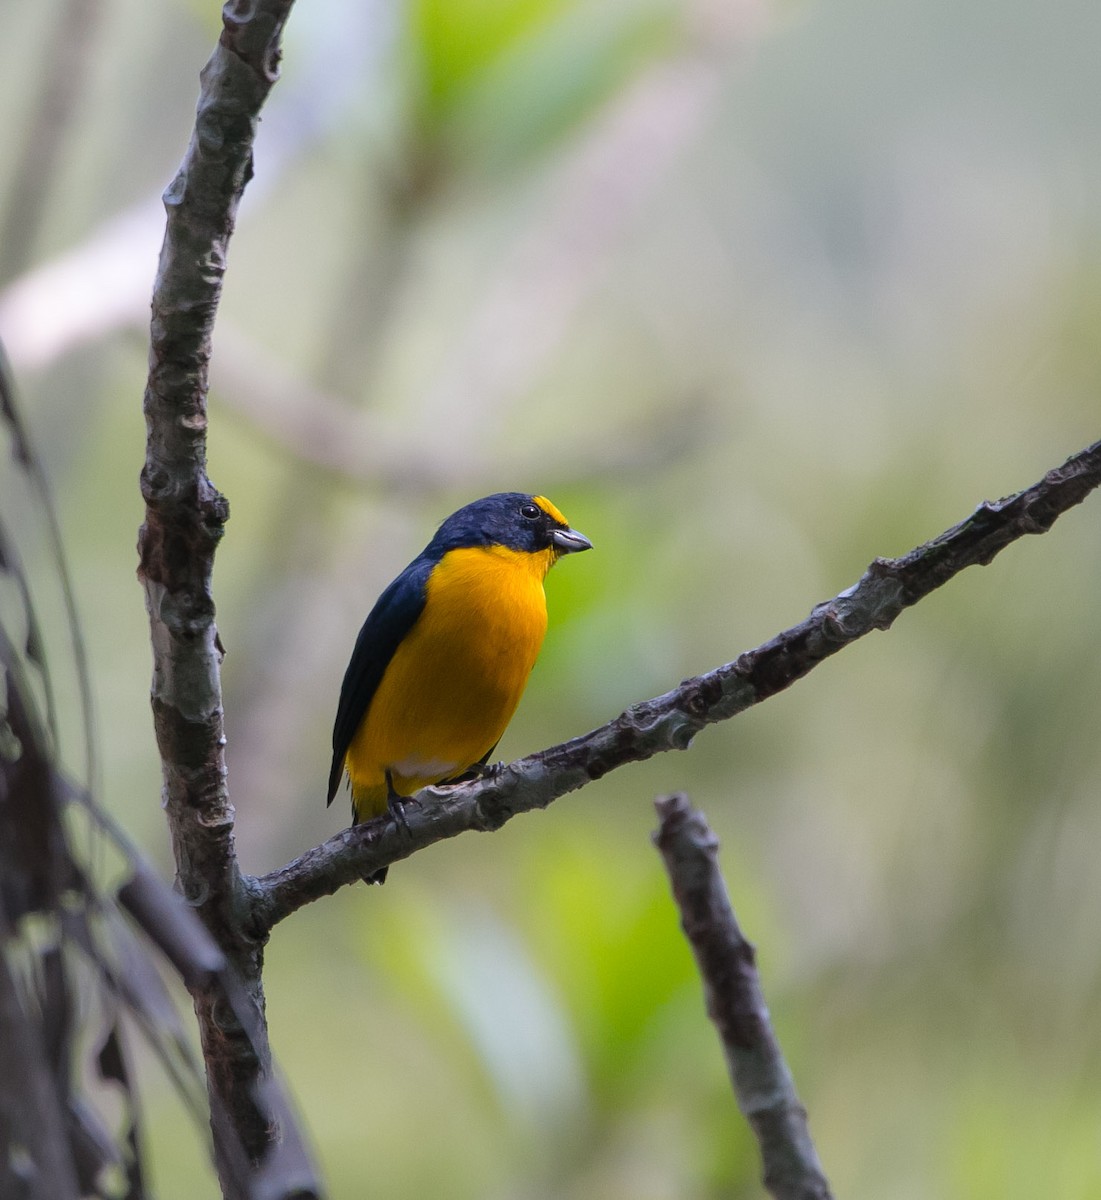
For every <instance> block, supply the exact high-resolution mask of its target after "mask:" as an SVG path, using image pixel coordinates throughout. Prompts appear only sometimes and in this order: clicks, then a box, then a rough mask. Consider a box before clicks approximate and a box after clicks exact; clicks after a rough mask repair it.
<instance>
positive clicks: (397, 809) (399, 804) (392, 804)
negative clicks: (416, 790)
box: [386, 771, 418, 837]
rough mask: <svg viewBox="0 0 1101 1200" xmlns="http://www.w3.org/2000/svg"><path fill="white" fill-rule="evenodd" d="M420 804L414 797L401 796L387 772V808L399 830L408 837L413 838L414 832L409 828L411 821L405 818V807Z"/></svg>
mask: <svg viewBox="0 0 1101 1200" xmlns="http://www.w3.org/2000/svg"><path fill="white" fill-rule="evenodd" d="M416 803H418V802H417V801H416V800H414V799H413V797H412V796H402V795H399V794H398V792H397V791H395V789H394V780H393V778H392V776H391V775H390V772H389V771H387V772H386V808H387V810H388V811H389V813H390V816H392V817H393V818H394V821H395V823H396V824H397V825H398V827H399V828H401V829H404V830H405V832H406V835H407V836H409V837H412V831H411V830H410V828H409V821H408V820H407V819H406V816H405V806H406V805H407V804H416Z"/></svg>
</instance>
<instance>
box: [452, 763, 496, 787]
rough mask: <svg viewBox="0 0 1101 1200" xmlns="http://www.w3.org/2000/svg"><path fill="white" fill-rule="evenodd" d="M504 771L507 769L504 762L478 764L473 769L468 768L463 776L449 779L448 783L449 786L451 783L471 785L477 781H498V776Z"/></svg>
mask: <svg viewBox="0 0 1101 1200" xmlns="http://www.w3.org/2000/svg"><path fill="white" fill-rule="evenodd" d="M504 769H505V764H504V763H503V762H491V763H484V762H478V763H475V764H474V765H473V766H472V767H467V769H466V770H465V771H464V772H463V773H462V774H461V775H456V776H454V778H452V779H449V780H448V781H447V782H448V783H449V784H450V783H471V782H473V781H474V780H475V779H496V778H497V776H498V775H500V773H501V772H502V771H503V770H504Z"/></svg>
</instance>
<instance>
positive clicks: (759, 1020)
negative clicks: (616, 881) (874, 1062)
mask: <svg viewBox="0 0 1101 1200" xmlns="http://www.w3.org/2000/svg"><path fill="white" fill-rule="evenodd" d="M655 807H656V808H657V812H658V819H659V822H660V824H659V826H658V829H657V832H656V833H655V834H654V843H655V845H656V846H657V848H658V850H659V851H660V852H661V856H662V859H663V860H664V862H665V869H666V870H667V871H668V873H669V881H670V883H671V884H672V887H673V898H674V899H675V900H676V902H677V908H679V909H680V914H681V926H682V928H683V929H684V935H685V937H686V938H687V939H688V943H689V945H690V946H691V947H692V953H693V954H694V955H695V958H696V965H697V966H698V967H699V971H700V977H701V978H702V980H703V987H704V996H705V998H706V1003H707V1015H708V1016H709V1017H710V1018H711V1020H712V1021H713V1022H714V1023H715V1028H716V1029H717V1030H718V1033H719V1039H720V1041H721V1042H722V1047H723V1053H724V1055H725V1056H726V1065H727V1069H728V1070H729V1072H730V1081H731V1083H732V1084H733V1085H734V1095H735V1098H736V1099H737V1101H738V1107H739V1108H740V1109H741V1110H742V1112H743V1113H744V1114H745V1118H746V1120H747V1121H748V1122H749V1125H750V1128H751V1129H752V1130H753V1133H754V1135H755V1136H756V1138H757V1144H758V1145H759V1146H760V1148H761V1161H762V1163H763V1164H764V1183H765V1187H766V1188H767V1189H768V1190H769V1191H770V1192H771V1193H772V1195H773V1196H775V1197H776V1200H831V1193H830V1186H829V1183H828V1182H827V1180H826V1176H825V1173H824V1172H823V1170H822V1164H821V1163H820V1162H819V1161H818V1152H817V1151H816V1150H815V1148H814V1142H813V1141H812V1140H811V1136H810V1129H809V1127H808V1125H807V1114H806V1110H805V1109H804V1108H803V1106H802V1104H801V1103H800V1102H799V1097H798V1095H796V1092H795V1081H794V1080H793V1079H792V1077H791V1071H790V1070H789V1069H788V1065H787V1063H786V1061H785V1060H784V1055H783V1053H782V1051H781V1050H780V1043H779V1042H778V1041H777V1040H776V1034H775V1033H774V1032H773V1029H772V1022H771V1020H770V1019H769V1015H768V1006H767V1005H766V1004H765V997H764V992H763V991H762V990H761V981H760V978H759V976H758V974H757V961H756V951H755V950H754V948H753V946H752V944H751V943H750V942H749V941H748V940H747V939H746V936H745V934H743V933H742V931H741V928H740V927H739V925H738V920H737V917H735V915H734V909H733V908H732V906H731V904H730V896H729V895H728V894H727V890H726V884H725V883H724V881H723V877H722V872H721V871H720V870H719V839H718V838H717V837H716V836H715V834H714V833H713V832H712V830H711V827H710V826H709V825H708V823H707V819H706V818H705V817H704V815H703V813H701V812H700V811H699V810H698V809H695V808H693V807H692V805H691V803H690V802H689V800H688V797H687V796H685V795H682V794H680V793H678V794H676V795H672V796H662V797H660V798H659V799H658V800H657V801H656V802H655Z"/></svg>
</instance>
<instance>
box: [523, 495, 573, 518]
mask: <svg viewBox="0 0 1101 1200" xmlns="http://www.w3.org/2000/svg"><path fill="white" fill-rule="evenodd" d="M532 500H534V501H535V503H536V504H538V505H539V507H540V508H541V509H542V510H543V511H544V512H545V513H546V514H547V516H548V517H550V518H551V520H552V521H557V522H558V523H559V524H560V525H568V524H569V521H567V520H566V518H565V517H564V516H563V515H562V514H561V512H559V510H558V509H557V508H555V507H554V505H553V504H551V502H550V501H549V500H548V499H547V498H546V496H532Z"/></svg>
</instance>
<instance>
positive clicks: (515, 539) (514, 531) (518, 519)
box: [428, 492, 592, 558]
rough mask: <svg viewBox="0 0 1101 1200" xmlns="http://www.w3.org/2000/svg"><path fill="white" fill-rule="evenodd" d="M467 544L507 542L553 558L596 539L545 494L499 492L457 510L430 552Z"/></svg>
mask: <svg viewBox="0 0 1101 1200" xmlns="http://www.w3.org/2000/svg"><path fill="white" fill-rule="evenodd" d="M465 546H504V547H505V548H506V549H508V550H515V551H517V552H520V553H528V554H545V553H546V552H547V551H550V553H551V555H552V557H553V558H558V557H559V555H562V554H573V553H575V552H576V551H578V550H591V549H592V542H590V541H589V539H588V538H587V537H586V536H585V535H584V534H583V533H578V532H577V530H576V529H571V528H570V524H569V522H568V521H567V520H566V518H565V517H564V516H563V515H562V514H561V513H560V512H559V511H558V509H557V508H555V506H554V505H553V504H552V503H551V502H550V501H549V500H548V499H547V498H546V497H545V496H529V495H527V494H526V493H525V492H497V493H495V494H494V495H492V496H485V497H483V498H482V499H481V500H475V501H473V502H472V503H470V504H467V505H465V506H464V507H463V508H460V509H459V510H458V512H454V513H452V514H451V516H449V517H448V518H447V520H446V521H444V523H443V524H442V525H441V526H440V527H439V529H438V530H437V532H436V536H435V537H434V538H433V539H432V541H431V542H430V543H429V546H428V551H429V553H432V552H435V553H437V554H440V555H443V554H446V553H447V551H448V550H456V549H458V548H460V547H465Z"/></svg>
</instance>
